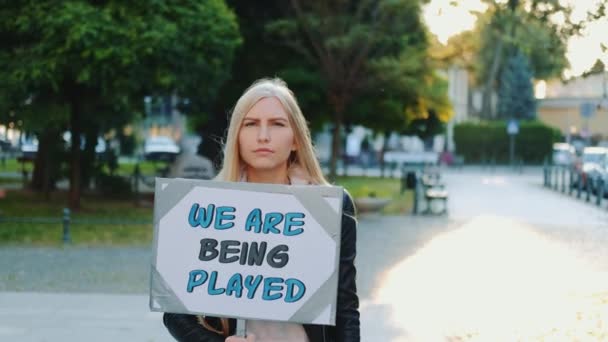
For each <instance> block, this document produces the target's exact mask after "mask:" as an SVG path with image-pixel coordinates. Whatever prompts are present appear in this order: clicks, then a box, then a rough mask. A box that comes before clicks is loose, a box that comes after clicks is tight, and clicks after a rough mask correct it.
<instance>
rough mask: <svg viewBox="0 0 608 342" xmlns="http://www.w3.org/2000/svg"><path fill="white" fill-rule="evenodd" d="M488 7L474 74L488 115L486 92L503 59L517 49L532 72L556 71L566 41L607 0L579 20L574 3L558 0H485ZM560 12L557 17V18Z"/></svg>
mask: <svg viewBox="0 0 608 342" xmlns="http://www.w3.org/2000/svg"><path fill="white" fill-rule="evenodd" d="M484 2H486V3H487V4H488V6H489V9H488V11H487V12H485V13H483V14H480V15H479V17H478V24H477V25H478V27H479V28H480V29H479V30H478V31H479V32H480V35H481V36H480V37H481V38H480V46H479V50H478V51H479V52H478V56H479V57H478V60H479V62H478V64H479V69H478V72H477V79H478V82H479V83H480V84H482V85H483V97H482V115H486V116H488V117H491V116H492V107H491V106H490V98H491V94H492V91H493V90H494V89H495V86H496V85H497V84H498V80H499V79H500V75H501V72H502V70H503V69H504V67H505V65H506V61H507V60H508V59H509V58H510V57H511V56H513V55H514V54H515V53H516V51H519V52H520V53H523V54H524V55H525V56H526V57H527V58H528V60H529V61H530V66H531V70H532V72H533V74H534V76H535V77H536V78H539V79H544V78H549V77H554V76H559V75H560V74H561V72H562V71H563V69H564V68H565V67H567V66H568V64H567V60H566V56H565V54H566V44H567V41H568V39H569V38H570V37H571V36H573V35H575V34H578V33H580V32H581V31H582V29H583V28H584V27H585V26H586V25H587V24H588V23H589V22H591V21H594V20H598V19H599V18H602V17H603V16H604V15H605V8H606V3H607V1H606V0H601V1H600V2H599V3H598V4H597V7H596V9H595V10H594V11H591V12H589V13H588V15H587V18H586V19H584V20H581V21H574V20H573V19H572V16H571V14H572V8H571V7H570V6H568V5H564V4H562V2H560V1H559V0H509V1H506V2H504V1H496V0H484ZM558 17H559V18H562V20H561V21H562V22H560V20H556V19H555V18H558Z"/></svg>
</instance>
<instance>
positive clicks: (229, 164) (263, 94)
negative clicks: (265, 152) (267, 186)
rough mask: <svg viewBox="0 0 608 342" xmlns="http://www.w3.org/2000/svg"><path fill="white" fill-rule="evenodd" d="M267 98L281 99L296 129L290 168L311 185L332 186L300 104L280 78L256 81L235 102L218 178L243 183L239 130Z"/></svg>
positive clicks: (292, 125)
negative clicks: (323, 169) (244, 121)
mask: <svg viewBox="0 0 608 342" xmlns="http://www.w3.org/2000/svg"><path fill="white" fill-rule="evenodd" d="M267 97H274V98H276V99H277V100H279V102H280V103H281V105H283V109H285V112H286V113H287V116H288V117H289V123H290V125H291V127H292V129H293V133H294V137H295V142H296V146H297V147H296V150H295V151H294V152H292V154H291V156H290V157H289V162H288V167H289V168H294V167H298V168H300V169H301V171H302V172H303V173H304V174H305V176H306V177H308V178H309V179H307V180H308V181H309V182H310V183H312V184H318V185H327V184H329V182H328V181H327V180H326V179H325V177H324V176H323V172H322V171H321V166H320V165H319V161H318V160H317V157H316V155H315V150H314V147H313V145H312V139H311V137H310V130H309V129H308V124H307V123H306V119H305V118H304V115H303V114H302V110H301V109H300V106H299V105H298V101H297V100H296V97H295V95H294V94H293V92H292V91H291V90H290V89H289V88H288V87H287V84H286V83H285V82H284V81H283V80H281V79H280V78H272V79H270V78H263V79H259V80H257V81H255V82H253V84H252V85H251V86H249V88H247V90H245V92H244V93H243V95H241V97H240V98H239V99H238V101H237V102H236V105H235V106H234V109H233V110H232V116H231V118H230V125H229V126H228V132H227V134H226V141H225V144H224V158H223V164H222V168H221V169H220V171H219V173H218V175H217V176H216V177H215V179H216V180H221V181H227V182H237V181H239V180H240V177H241V172H242V170H243V167H244V165H243V161H242V160H241V157H240V154H239V147H238V135H239V131H240V128H241V125H242V123H243V120H244V119H245V116H246V115H247V113H248V112H249V110H250V109H251V107H253V106H254V105H255V104H256V103H257V102H258V101H260V100H261V99H263V98H267Z"/></svg>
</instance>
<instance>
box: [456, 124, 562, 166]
mask: <svg viewBox="0 0 608 342" xmlns="http://www.w3.org/2000/svg"><path fill="white" fill-rule="evenodd" d="M560 140H561V133H560V131H559V130H557V129H554V128H552V127H549V126H547V125H545V124H543V123H541V122H539V121H521V122H520V124H519V134H517V136H516V137H515V158H516V159H522V160H523V161H524V162H525V163H533V164H538V163H542V161H543V160H544V158H545V157H547V156H549V155H550V154H551V150H552V146H553V143H554V142H557V141H560ZM454 143H455V144H456V151H457V153H458V154H461V155H463V156H464V158H465V160H466V161H467V162H469V163H471V162H472V163H479V162H487V161H489V160H495V161H496V162H497V163H507V162H509V135H508V134H507V123H506V122H505V121H486V122H465V123H461V124H457V125H456V126H455V127H454Z"/></svg>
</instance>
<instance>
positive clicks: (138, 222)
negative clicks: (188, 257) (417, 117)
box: [0, 177, 413, 246]
mask: <svg viewBox="0 0 608 342" xmlns="http://www.w3.org/2000/svg"><path fill="white" fill-rule="evenodd" d="M336 184H337V185H340V186H343V187H345V188H346V189H347V190H348V191H349V192H350V193H351V195H352V196H353V197H354V198H356V197H363V196H368V195H370V193H371V192H374V193H375V196H376V197H379V198H390V199H391V202H390V203H389V204H388V205H387V206H386V207H385V208H384V210H383V213H384V214H401V215H402V214H405V213H408V212H409V211H411V208H412V198H413V196H412V193H411V191H409V192H406V193H405V194H400V193H399V189H400V183H399V180H398V179H391V178H386V179H380V178H370V177H346V178H344V177H341V178H338V180H337V181H336ZM66 203H67V193H66V192H65V191H57V192H54V193H52V194H51V198H50V199H45V198H44V196H43V195H42V194H38V193H35V192H31V191H26V190H7V191H6V196H5V197H4V198H0V218H5V219H6V218H13V219H12V220H10V221H8V222H7V221H0V245H1V244H4V245H6V244H12V245H30V246H32V245H33V246H60V245H61V244H62V232H63V224H62V221H61V219H62V217H63V208H64V207H66ZM81 204H82V208H81V210H79V211H78V212H75V213H73V214H72V216H71V218H72V220H73V222H72V223H71V225H70V232H71V237H72V241H73V243H74V244H78V245H91V246H94V245H147V244H150V243H151V242H152V215H153V209H152V207H151V206H146V207H143V206H136V205H135V204H134V202H133V201H132V200H130V199H108V198H102V197H100V196H92V195H84V196H83V198H82V201H81ZM32 218H34V219H33V220H32ZM40 220H45V221H51V222H50V223H44V222H40ZM112 220H114V221H115V222H118V223H112V222H111V221H112Z"/></svg>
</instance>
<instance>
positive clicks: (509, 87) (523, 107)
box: [498, 53, 536, 119]
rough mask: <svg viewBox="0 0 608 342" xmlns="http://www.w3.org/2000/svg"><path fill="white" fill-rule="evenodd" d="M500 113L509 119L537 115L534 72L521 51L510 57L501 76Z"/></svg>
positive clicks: (529, 117) (527, 117) (499, 92)
mask: <svg viewBox="0 0 608 342" xmlns="http://www.w3.org/2000/svg"><path fill="white" fill-rule="evenodd" d="M498 114H499V115H500V116H501V117H502V118H507V119H508V118H513V119H534V118H535V117H536V99H535V97H534V85H533V84H532V73H531V72H530V68H529V66H528V61H527V59H526V57H525V56H523V55H522V54H520V53H517V54H516V55H515V56H513V57H511V58H510V59H509V61H508V63H507V66H506V68H505V70H504V71H503V74H502V77H501V78H500V87H499V89H498Z"/></svg>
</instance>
